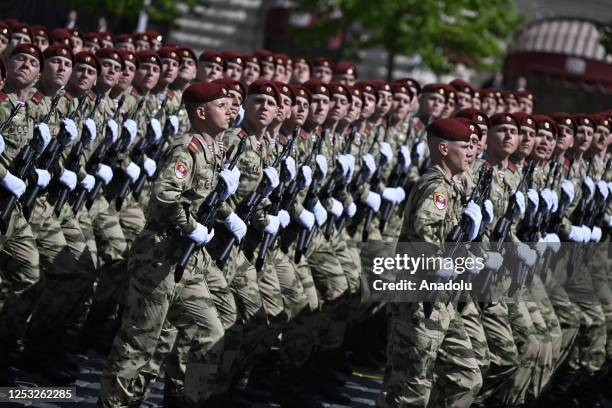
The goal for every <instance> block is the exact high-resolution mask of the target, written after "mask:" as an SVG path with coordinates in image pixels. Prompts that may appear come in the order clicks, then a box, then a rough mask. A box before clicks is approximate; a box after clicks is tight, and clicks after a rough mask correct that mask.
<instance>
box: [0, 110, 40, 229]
mask: <svg viewBox="0 0 612 408" xmlns="http://www.w3.org/2000/svg"><path fill="white" fill-rule="evenodd" d="M24 105H25V103H23V102H17V103H16V104H15V106H14V107H13V109H12V110H11V113H10V114H9V117H8V118H6V120H5V121H4V122H3V123H2V125H0V133H2V132H4V129H6V127H7V126H8V125H9V124H10V123H11V122H12V121H13V119H14V118H15V116H16V115H17V113H19V110H20V109H21V107H22V106H24ZM28 148H29V150H30V152H32V148H31V147H30V146H27V147H26V149H28ZM29 154H30V153H25V152H23V151H22V152H21V154H20V155H19V157H18V158H17V159H16V160H15V164H16V165H17V166H18V165H19V163H21V162H22V161H23V160H26V159H27V157H26V155H29ZM26 174H27V173H26ZM6 193H8V192H7V191H3V193H2V194H3V195H5V197H3V199H2V203H3V205H2V207H0V230H1V231H2V234H6V230H7V229H8V223H9V222H10V220H11V213H12V211H13V207H14V205H15V202H17V198H16V197H15V196H14V195H13V194H9V196H8V197H6ZM10 197H15V198H14V202H13V203H12V204H9V201H11V198H10ZM9 211H10V212H9Z"/></svg>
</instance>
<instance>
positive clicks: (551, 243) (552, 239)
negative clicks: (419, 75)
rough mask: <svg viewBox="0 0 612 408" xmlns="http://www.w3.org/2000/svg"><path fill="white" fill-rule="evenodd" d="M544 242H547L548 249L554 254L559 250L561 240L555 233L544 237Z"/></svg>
mask: <svg viewBox="0 0 612 408" xmlns="http://www.w3.org/2000/svg"><path fill="white" fill-rule="evenodd" d="M544 241H546V242H548V247H549V248H550V249H552V250H553V252H554V253H555V254H556V253H557V252H559V250H560V249H561V240H560V239H559V236H558V235H557V234H555V233H550V234H546V235H544Z"/></svg>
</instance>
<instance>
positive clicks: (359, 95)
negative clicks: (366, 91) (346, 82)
mask: <svg viewBox="0 0 612 408" xmlns="http://www.w3.org/2000/svg"><path fill="white" fill-rule="evenodd" d="M347 88H348V89H349V92H350V93H351V99H352V100H355V98H358V99H361V102H362V103H363V92H361V89H359V88H358V87H356V86H347Z"/></svg>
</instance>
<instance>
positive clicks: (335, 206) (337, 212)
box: [329, 197, 344, 218]
mask: <svg viewBox="0 0 612 408" xmlns="http://www.w3.org/2000/svg"><path fill="white" fill-rule="evenodd" d="M330 201H331V208H330V209H329V212H330V213H332V214H333V215H334V216H335V217H336V218H338V217H339V216H341V215H342V212H343V211H344V207H343V206H342V204H341V203H340V201H338V200H336V199H335V198H333V197H332V198H330Z"/></svg>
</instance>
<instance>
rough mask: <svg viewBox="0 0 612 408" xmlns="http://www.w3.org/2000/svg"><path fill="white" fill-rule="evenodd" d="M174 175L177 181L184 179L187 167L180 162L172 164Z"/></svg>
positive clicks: (187, 172)
mask: <svg viewBox="0 0 612 408" xmlns="http://www.w3.org/2000/svg"><path fill="white" fill-rule="evenodd" d="M174 174H175V175H176V178H178V179H184V178H185V177H187V175H188V174H189V167H187V165H186V164H185V163H183V162H182V161H180V160H177V161H176V162H175V163H174Z"/></svg>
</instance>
